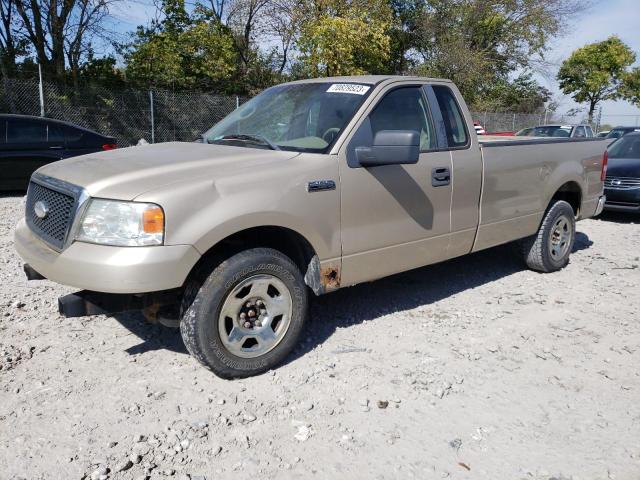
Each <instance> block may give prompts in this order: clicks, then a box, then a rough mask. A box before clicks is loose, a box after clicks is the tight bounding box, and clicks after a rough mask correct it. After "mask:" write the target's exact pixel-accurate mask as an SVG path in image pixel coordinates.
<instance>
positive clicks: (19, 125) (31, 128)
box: [7, 119, 47, 143]
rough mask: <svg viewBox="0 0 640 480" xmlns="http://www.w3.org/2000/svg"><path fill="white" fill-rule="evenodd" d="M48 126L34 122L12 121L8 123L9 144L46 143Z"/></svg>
mask: <svg viewBox="0 0 640 480" xmlns="http://www.w3.org/2000/svg"><path fill="white" fill-rule="evenodd" d="M46 141H47V124H46V123H44V122H39V121H37V120H36V121H34V120H16V119H11V120H9V121H8V122H7V143H45V142H46Z"/></svg>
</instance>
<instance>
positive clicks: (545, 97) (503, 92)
mask: <svg viewBox="0 0 640 480" xmlns="http://www.w3.org/2000/svg"><path fill="white" fill-rule="evenodd" d="M550 100H551V92H550V91H549V90H548V89H546V88H544V87H542V86H541V85H540V84H538V82H536V81H535V80H534V79H533V77H532V74H531V73H530V72H527V73H522V74H520V75H518V76H517V77H516V78H514V79H513V80H510V79H509V80H500V81H498V82H496V84H495V85H494V86H493V88H491V89H490V90H488V91H487V92H486V93H485V95H484V96H482V97H480V98H478V99H477V100H476V102H475V104H474V105H472V108H473V109H474V110H477V111H481V110H483V111H487V110H490V111H491V110H493V111H508V112H519V113H540V112H543V111H544V110H545V107H546V108H547V109H548V108H549V106H548V102H549V101H550Z"/></svg>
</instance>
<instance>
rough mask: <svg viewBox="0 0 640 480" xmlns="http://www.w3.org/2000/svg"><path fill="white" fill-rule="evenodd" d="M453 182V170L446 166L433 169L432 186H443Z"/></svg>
mask: <svg viewBox="0 0 640 480" xmlns="http://www.w3.org/2000/svg"><path fill="white" fill-rule="evenodd" d="M450 183H451V171H450V170H449V169H448V168H446V167H436V168H434V169H432V170H431V186H433V187H442V186H444V185H449V184H450Z"/></svg>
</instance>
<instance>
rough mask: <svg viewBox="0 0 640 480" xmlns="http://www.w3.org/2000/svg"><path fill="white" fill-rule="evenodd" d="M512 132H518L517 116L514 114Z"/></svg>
mask: <svg viewBox="0 0 640 480" xmlns="http://www.w3.org/2000/svg"><path fill="white" fill-rule="evenodd" d="M511 131H512V132H515V131H516V114H515V113H514V114H513V121H512V122H511Z"/></svg>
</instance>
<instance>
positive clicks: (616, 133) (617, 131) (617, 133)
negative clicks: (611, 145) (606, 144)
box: [604, 127, 640, 138]
mask: <svg viewBox="0 0 640 480" xmlns="http://www.w3.org/2000/svg"><path fill="white" fill-rule="evenodd" d="M631 132H640V127H615V128H612V129H611V130H610V131H609V133H607V136H606V137H604V138H620V137H624V136H625V135H626V134H627V133H631Z"/></svg>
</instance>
